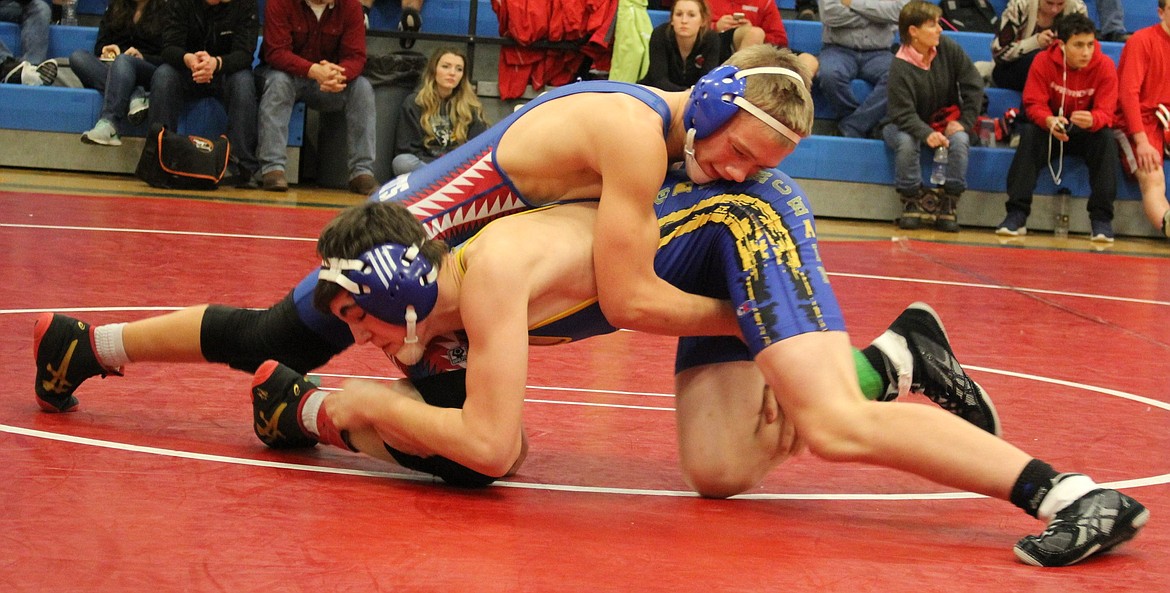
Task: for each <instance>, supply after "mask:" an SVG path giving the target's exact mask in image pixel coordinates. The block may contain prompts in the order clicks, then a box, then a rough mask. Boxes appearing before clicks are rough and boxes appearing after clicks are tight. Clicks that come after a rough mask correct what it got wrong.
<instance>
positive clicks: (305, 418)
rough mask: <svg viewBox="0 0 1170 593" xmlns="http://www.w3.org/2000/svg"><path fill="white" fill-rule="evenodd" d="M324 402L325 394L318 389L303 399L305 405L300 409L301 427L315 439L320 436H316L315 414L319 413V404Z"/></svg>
mask: <svg viewBox="0 0 1170 593" xmlns="http://www.w3.org/2000/svg"><path fill="white" fill-rule="evenodd" d="M324 401H325V392H324V391H321V390H320V389H318V390H316V391H314V392H313V393H310V394H309V396H308V398H307V399H305V405H304V406H302V407H301V426H304V428H305V431H306V432H308V433H309V434H311V435H313V436H315V437H320V436H321V435H319V434H317V413H318V412H320V411H321V404H322V403H323V402H324Z"/></svg>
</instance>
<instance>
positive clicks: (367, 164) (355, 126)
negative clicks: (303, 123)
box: [256, 66, 376, 179]
mask: <svg viewBox="0 0 1170 593" xmlns="http://www.w3.org/2000/svg"><path fill="white" fill-rule="evenodd" d="M256 76H257V77H259V78H260V85H261V88H262V89H263V90H262V91H261V94H260V111H259V118H260V130H259V133H260V143H259V145H258V147H257V149H256V157H257V158H258V159H259V161H260V172H261V173H270V172H272V171H277V170H280V171H284V170H285V161H286V160H287V159H288V152H287V150H286V147H287V146H288V125H289V121H288V120H289V117H291V116H292V109H293V104H294V103H296V102H297V101H304V102H305V105H307V106H309V107H310V108H312V109H316V110H317V111H326V112H328V111H344V112H345V129H346V133H345V137H346V148H347V150H348V155H349V160H348V166H349V178H350V179H353V178H354V177H357V176H358V175H373V174H374V152H375V144H376V138H375V126H374V123H373V122H374V117H375V114H374V86H373V85H372V84H370V81H369V80H368V79H366V77H364V76H359V77H357V78H355V79H354V80H353V81H351V82H350V83H349V84H348V85H346V87H345V90H343V91H341V92H340V93H327V92H324V91H322V90H321V89H320V87H319V86H318V84H317V81H315V80H313V79H311V78H302V77H299V76H293V75H291V74H289V73H287V72H284V71H281V70H277V69H275V68H271V67H269V66H261V67H260V68H258V69H257V70H256Z"/></svg>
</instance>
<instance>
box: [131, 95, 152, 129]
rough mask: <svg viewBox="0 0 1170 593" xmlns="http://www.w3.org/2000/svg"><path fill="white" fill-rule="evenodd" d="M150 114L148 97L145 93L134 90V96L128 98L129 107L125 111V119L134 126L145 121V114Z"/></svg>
mask: <svg viewBox="0 0 1170 593" xmlns="http://www.w3.org/2000/svg"><path fill="white" fill-rule="evenodd" d="M148 115H150V97H149V96H147V95H146V94H145V93H138V92H135V94H134V96H133V97H131V98H130V109H129V110H128V111H127V112H126V121H128V122H130V125H132V126H136V125H138V124H140V123H142V122H144V121H146V116H148Z"/></svg>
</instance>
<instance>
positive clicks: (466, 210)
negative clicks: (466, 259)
mask: <svg viewBox="0 0 1170 593" xmlns="http://www.w3.org/2000/svg"><path fill="white" fill-rule="evenodd" d="M579 93H623V94H626V95H629V96H631V97H634V98H636V99H638V100H640V101H642V102H643V103H645V104H646V105H648V106H650V107H651V108H653V109H654V110H655V111H657V112H658V114H659V115H660V116H661V117H662V134H663V137H665V136H666V133H667V131H668V130H669V128H670V108H669V107H667V105H666V102H665V101H663V100H662V98H661V97H659V96H658V95H657V94H655V93H654V92H653V91H651V90H649V89H646V88H645V87H641V86H638V85H635V84H629V83H622V82H611V81H588V82H579V83H576V84H571V85H568V86H564V87H561V88H558V89H554V90H551V91H549V92H547V93H545V94H543V95H541V96H540V97H537V98H536V99H534V100H533V101H531V102H529V103H528V104H526V105H524V106H523V107H521V108H520V109H519V110H517V111H516V112H515V113H512V114H511V115H509V116H508V117H506V118H504V119H502V120H500V122H499V123H497V124H495V125H494V126H492V127H490V128H488V129H487V131H485V132H484V133H482V134H480V135H479V136H476V137H475V138H472V139H471V140H468V141H467V142H466V143H465V144H463V145H462V146H460V147H458V148H456V149H455V150H452V151H451V152H449V153H447V154H445V155H443V156H442V157H439V158H438V159H437V160H435V161H434V162H432V163H430V164H428V165H426V166H425V167H423V168H421V169H419V170H417V171H414V172H412V173H409V174H407V175H403V176H399V177H397V178H395V179H393V180H391V181H389V182H387V183H386V184H385V185H383V186H382V187H381V189H379V190H378V191H377V192H375V193H374V195H373V196H371V198H370V199H372V200H380V201H387V200H393V201H396V202H398V203H400V204H402V205H403V206H406V208H407V209H408V210H410V211H411V212H412V213H413V214H414V215H415V217H416V218H418V219H419V220H420V221H421V222H422V223H423V226H424V227H425V228H426V231H427V236H429V237H431V238H434V239H441V240H443V241H446V242H447V243H448V244H451V245H458V244H459V243H462V242H463V241H465V240H467V239H468V238H469V237H471V236H472V235H474V234H475V233H477V232H478V231H479V230H480V229H482V228H483V227H484V226H485V225H487V224H488V223H489V222H491V221H493V220H495V219H497V218H500V217H501V216H506V215H508V214H511V213H513V212H517V211H520V210H528V209H531V208H535V207H537V206H546V205H549V204H539V205H538V204H532V203H531V202H529V201H528V200H527V199H526V198H525V197H524V196H523V195H521V194H520V192H519V191H517V190H516V187H515V185H514V184H513V183H512V180H511V179H509V178H508V175H507V173H506V172H505V171H503V170H502V169H501V168H500V166H499V164H498V163H497V162H496V154H495V151H496V146H497V145H498V144H499V142H500V139H501V138H503V136H504V134H505V133H506V132H507V131H508V128H509V127H510V126H511V125H512V123H513V122H515V121H516V120H517V119H519V118H521V117H523V116H524V114H525V113H528V112H529V111H531V110H532V109H533V108H535V107H536V106H538V105H542V104H544V103H547V102H549V101H553V100H556V99H559V98H561V97H567V96H569V95H575V94H579ZM549 133H550V134H556V133H557V131H556V130H549ZM553 165H554V166H555V163H554V164H553ZM568 201H587V200H563V201H555V202H550V204H555V203H564V202H568Z"/></svg>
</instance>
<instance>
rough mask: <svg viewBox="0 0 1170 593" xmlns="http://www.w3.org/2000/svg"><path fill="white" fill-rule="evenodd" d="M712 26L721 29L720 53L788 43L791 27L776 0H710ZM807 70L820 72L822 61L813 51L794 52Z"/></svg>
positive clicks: (729, 54)
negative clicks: (818, 59) (819, 60)
mask: <svg viewBox="0 0 1170 593" xmlns="http://www.w3.org/2000/svg"><path fill="white" fill-rule="evenodd" d="M707 5H708V6H709V7H710V8H711V28H712V29H715V30H716V31H718V32H719V41H720V45H719V55H720V57H721V58H722V59H723V60H726V59H727V58H728V57H730V56H731V54H733V53H735V52H737V51H739V50H741V49H743V48H745V47H750V46H752V45H759V44H761V43H770V44H772V45H774V46H776V47H788V31H785V30H784V19H783V18H782V17H781V16H780V9H779V8H777V7H776V0H708V2H707ZM793 53H795V54H796V59H797V60H798V61H799V62H800V65H801V66H804V70H805V73H806V74H808V75H809V76H816V74H817V69H818V68H819V67H820V63H819V62H818V61H817V57H816V56H814V55H812V54H810V53H802V52H793Z"/></svg>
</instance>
